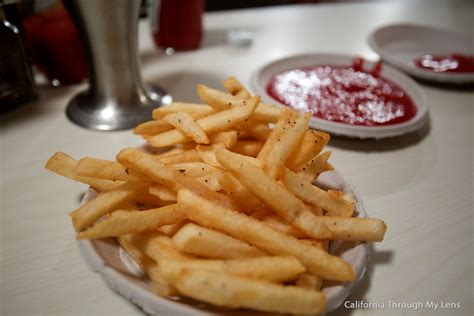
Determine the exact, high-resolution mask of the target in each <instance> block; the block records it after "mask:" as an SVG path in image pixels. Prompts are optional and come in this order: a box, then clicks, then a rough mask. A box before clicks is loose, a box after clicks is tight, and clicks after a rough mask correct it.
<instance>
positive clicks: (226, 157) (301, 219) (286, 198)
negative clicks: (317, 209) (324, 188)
mask: <svg viewBox="0 0 474 316" xmlns="http://www.w3.org/2000/svg"><path fill="white" fill-rule="evenodd" d="M241 157H243V156H239V155H238V154H235V153H232V152H230V151H227V150H225V149H221V150H218V151H217V159H218V160H219V162H220V163H221V164H222V165H223V166H224V167H226V168H227V169H228V170H229V171H230V172H231V173H232V174H233V175H234V176H235V177H236V178H237V179H238V180H239V181H240V182H241V183H242V184H243V185H244V186H245V187H247V189H248V190H249V191H251V192H252V193H254V194H255V195H256V196H258V197H259V198H261V199H262V200H263V201H265V202H266V203H267V204H268V205H269V206H271V207H272V208H273V210H274V211H275V212H277V213H278V214H279V215H280V216H282V217H283V218H284V219H286V220H287V221H288V222H290V223H291V224H293V225H294V226H296V227H297V228H299V229H301V230H302V231H303V232H304V233H305V234H307V235H308V236H311V237H314V238H317V239H329V238H330V237H331V234H330V232H329V230H328V229H327V228H326V227H325V226H324V225H323V224H322V223H321V221H319V220H318V218H317V217H316V216H315V215H314V214H313V213H312V212H311V211H310V210H309V209H308V207H307V206H306V205H305V204H304V203H303V202H302V201H301V200H299V199H298V198H297V197H295V196H294V195H293V194H292V193H290V192H289V191H288V190H287V189H286V188H285V187H283V186H282V185H281V184H280V183H278V182H277V181H275V180H274V179H272V178H271V177H270V176H268V175H267V174H266V173H265V172H264V171H263V170H261V169H260V168H257V167H255V166H254V165H252V164H250V163H248V162H247V161H246V160H245V159H242V158H241Z"/></svg>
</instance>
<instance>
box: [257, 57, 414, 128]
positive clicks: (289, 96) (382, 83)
mask: <svg viewBox="0 0 474 316" xmlns="http://www.w3.org/2000/svg"><path fill="white" fill-rule="evenodd" d="M362 66H363V59H362V58H355V59H354V61H353V64H352V66H348V67H347V66H339V65H316V66H307V67H302V68H296V69H291V70H287V71H284V72H282V73H280V74H278V75H276V76H274V77H273V78H272V79H271V80H270V82H269V83H268V85H267V87H266V88H267V93H268V94H269V95H270V96H271V97H272V98H274V99H275V100H277V101H279V102H280V103H282V104H285V105H287V106H290V107H292V108H294V109H296V110H297V111H301V112H306V111H312V112H313V116H315V117H318V118H321V119H325V120H328V121H334V122H340V123H346V124H351V125H366V126H374V125H390V124H398V123H402V122H405V121H408V120H410V119H411V118H412V117H414V116H415V114H416V106H415V105H414V103H413V101H412V100H411V98H410V97H409V96H408V95H407V94H406V93H405V92H404V91H403V90H402V89H401V88H400V87H399V86H398V85H397V84H395V83H393V82H391V81H390V80H388V79H385V78H383V77H381V76H380V71H381V69H382V64H381V63H377V64H376V65H375V66H374V68H373V69H372V70H370V71H365V70H364V69H363V67H362Z"/></svg>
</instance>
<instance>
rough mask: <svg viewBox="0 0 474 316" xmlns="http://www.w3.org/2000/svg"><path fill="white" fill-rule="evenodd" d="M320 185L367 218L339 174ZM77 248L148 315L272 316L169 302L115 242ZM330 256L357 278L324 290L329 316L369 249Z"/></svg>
mask: <svg viewBox="0 0 474 316" xmlns="http://www.w3.org/2000/svg"><path fill="white" fill-rule="evenodd" d="M317 184H318V185H319V186H321V187H322V188H326V189H335V190H341V191H344V192H346V193H348V194H350V195H351V196H352V197H353V198H354V200H355V201H356V204H355V210H356V215H357V217H368V216H367V213H366V211H365V208H364V205H363V204H362V200H361V199H360V197H359V196H358V195H357V193H356V192H355V190H354V188H353V187H352V186H351V185H350V184H349V183H348V182H347V181H346V180H345V179H344V178H343V177H342V176H341V175H340V174H339V173H338V172H337V171H329V172H325V173H323V174H322V175H321V176H320V177H319V178H318V182H317ZM95 196H96V192H95V191H94V190H92V189H89V191H87V193H86V194H85V196H84V198H83V200H82V204H84V203H85V202H87V201H89V200H91V199H93V198H94V197H95ZM77 244H78V246H79V250H80V252H81V254H82V257H83V258H84V259H85V261H86V262H87V263H88V265H89V266H90V268H91V269H92V270H93V271H94V272H97V273H98V274H100V275H101V277H102V278H103V279H104V281H105V282H106V283H107V285H108V286H109V287H110V288H112V289H113V290H114V291H116V292H118V293H119V294H121V295H122V296H124V297H125V298H127V299H128V300H130V301H131V302H132V303H134V304H136V305H138V306H139V307H140V308H142V309H143V310H144V311H145V312H146V313H148V314H151V315H179V316H194V315H210V314H212V315H216V314H219V315H234V316H250V315H252V316H254V315H267V316H268V315H272V314H269V313H260V312H253V311H244V310H236V311H233V310H230V309H224V308H219V307H215V306H212V305H209V304H205V303H201V302H198V301H195V300H191V299H186V298H173V299H166V298H163V297H160V296H157V295H155V294H154V293H153V289H152V285H151V282H150V280H149V279H148V278H147V277H146V276H145V275H144V274H143V272H141V270H140V268H138V266H137V264H136V263H134V262H133V261H132V259H131V258H130V257H129V256H127V255H126V253H125V252H124V251H123V250H122V248H121V247H120V246H119V244H118V243H117V242H116V241H115V240H114V239H113V238H104V239H97V240H78V241H77ZM348 246H349V247H348ZM330 252H331V253H332V254H334V255H337V256H339V257H341V258H342V259H344V261H346V262H347V263H349V264H350V265H352V267H353V269H354V271H355V272H356V278H355V280H354V282H351V283H343V284H334V285H330V286H327V287H325V288H324V293H325V294H326V298H327V304H326V311H327V312H330V311H333V310H334V309H336V308H337V307H339V306H340V305H341V304H342V303H343V302H344V300H345V299H346V298H347V297H348V296H349V294H350V293H351V291H352V289H353V288H354V287H355V286H356V285H357V284H358V283H359V281H360V280H361V279H362V277H363V275H364V273H365V268H366V262H367V257H368V255H369V246H368V244H367V243H360V244H357V245H355V246H351V245H350V244H347V243H344V242H332V243H331V246H330ZM275 315H281V314H275Z"/></svg>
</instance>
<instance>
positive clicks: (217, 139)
mask: <svg viewBox="0 0 474 316" xmlns="http://www.w3.org/2000/svg"><path fill="white" fill-rule="evenodd" d="M209 139H210V143H211V144H222V145H224V147H225V148H231V147H232V146H234V145H235V144H236V143H237V139H238V133H237V131H236V130H229V131H224V132H220V133H215V134H212V135H211V136H209Z"/></svg>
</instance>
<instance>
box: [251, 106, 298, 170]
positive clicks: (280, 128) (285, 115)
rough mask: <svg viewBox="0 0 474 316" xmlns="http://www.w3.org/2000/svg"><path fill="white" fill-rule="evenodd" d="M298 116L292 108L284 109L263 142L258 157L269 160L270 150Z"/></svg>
mask: <svg viewBox="0 0 474 316" xmlns="http://www.w3.org/2000/svg"><path fill="white" fill-rule="evenodd" d="M295 118H296V113H295V112H294V111H292V110H290V109H287V108H285V109H283V110H282V112H281V116H280V117H279V118H278V122H277V123H276V125H275V128H273V131H272V132H271V133H270V135H269V136H268V138H267V140H266V141H265V143H264V144H263V147H262V150H260V152H259V154H258V156H257V158H259V159H261V160H263V161H267V159H268V157H269V154H270V151H271V150H272V148H273V147H274V146H275V144H276V143H277V142H278V139H279V138H280V136H281V134H282V133H283V132H284V130H285V129H287V128H288V127H289V126H290V123H291V121H292V120H294V119H295Z"/></svg>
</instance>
